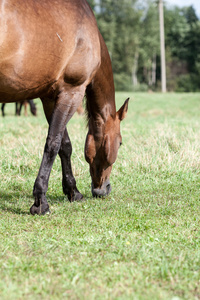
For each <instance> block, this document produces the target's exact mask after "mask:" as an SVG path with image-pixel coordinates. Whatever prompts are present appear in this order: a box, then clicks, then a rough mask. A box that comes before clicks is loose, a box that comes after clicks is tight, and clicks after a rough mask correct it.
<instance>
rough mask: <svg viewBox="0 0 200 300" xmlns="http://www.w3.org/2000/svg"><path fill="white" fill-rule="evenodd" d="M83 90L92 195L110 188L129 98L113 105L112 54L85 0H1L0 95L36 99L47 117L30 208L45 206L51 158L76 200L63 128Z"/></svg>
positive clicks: (37, 209) (41, 211)
mask: <svg viewBox="0 0 200 300" xmlns="http://www.w3.org/2000/svg"><path fill="white" fill-rule="evenodd" d="M84 95H86V99H87V102H86V109H87V116H88V133H87V137H86V142H85V158H86V161H87V162H88V163H89V166H90V174H91V178H92V194H93V196H94V197H101V196H106V195H108V194H109V193H110V191H111V185H110V180H109V177H110V173H111V169H112V165H113V163H114V162H115V160H116V158H117V153H118V149H119V147H120V145H121V143H122V137H121V134H120V122H121V121H122V120H123V119H124V117H125V115H126V112H127V109H128V99H127V100H126V101H125V102H124V104H123V106H122V107H121V108H120V109H119V110H118V111H116V106H115V90H114V83H113V73H112V67H111V61H110V57H109V54H108V51H107V48H106V45H105V43H104V41H103V38H102V36H101V34H100V33H99V30H98V28H97V24H96V20H95V17H94V15H93V12H92V10H91V9H90V7H89V5H88V3H87V1H86V0H43V1H39V0H26V1H24V0H0V99H4V100H3V102H4V103H9V102H20V101H23V100H26V99H33V98H38V97H39V98H40V99H41V101H42V104H43V108H44V112H45V115H46V118H47V121H48V123H49V130H48V135H47V139H46V144H45V148H44V154H43V158H42V162H41V166H40V169H39V173H38V175H37V178H36V181H35V184H34V188H33V195H34V198H35V201H34V204H33V205H32V207H31V209H30V212H31V214H45V213H47V212H48V211H49V205H48V203H47V199H46V192H47V188H48V181H49V175H50V172H51V168H52V165H53V162H54V160H55V157H56V155H57V154H59V156H60V159H61V165H62V177H63V179H62V186H63V192H64V193H65V194H66V195H67V196H68V198H69V200H70V201H75V200H80V199H82V198H83V196H82V194H81V193H80V192H79V191H78V189H77V187H76V181H75V179H74V176H73V174H72V168H71V152H72V146H71V142H70V139H69V136H68V132H67V129H66V124H67V123H68V122H69V120H70V119H71V117H72V116H73V114H74V113H75V111H76V110H77V108H78V106H79V105H80V103H81V101H82V99H83V97H84Z"/></svg>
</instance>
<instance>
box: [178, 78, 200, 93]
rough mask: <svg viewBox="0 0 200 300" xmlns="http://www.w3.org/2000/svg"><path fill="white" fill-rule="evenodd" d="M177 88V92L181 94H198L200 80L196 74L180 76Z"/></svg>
mask: <svg viewBox="0 0 200 300" xmlns="http://www.w3.org/2000/svg"><path fill="white" fill-rule="evenodd" d="M176 83H177V85H176V86H177V87H176V90H175V91H176V92H181V93H184V92H186V93H189V92H198V91H200V88H199V83H198V78H197V75H196V74H185V75H181V76H179V78H178V79H177V81H176Z"/></svg>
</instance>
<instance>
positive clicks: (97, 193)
mask: <svg viewBox="0 0 200 300" xmlns="http://www.w3.org/2000/svg"><path fill="white" fill-rule="evenodd" d="M111 190H112V188H111V184H110V180H106V181H105V182H104V183H103V184H102V186H101V187H100V188H95V189H94V187H93V184H92V196H93V197H96V198H99V197H105V196H108V195H109V194H110V192H111Z"/></svg>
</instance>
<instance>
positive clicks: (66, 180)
mask: <svg viewBox="0 0 200 300" xmlns="http://www.w3.org/2000/svg"><path fill="white" fill-rule="evenodd" d="M71 154H72V145H71V141H70V139H69V135H68V132H67V130H66V129H65V131H64V135H63V139H62V142H61V147H60V150H59V156H60V159H61V164H62V175H63V179H62V185H63V192H64V194H65V195H67V196H68V199H69V201H76V200H81V199H82V198H83V196H82V194H81V193H80V192H79V191H78V189H77V187H76V180H75V178H74V176H73V173H72V167H71Z"/></svg>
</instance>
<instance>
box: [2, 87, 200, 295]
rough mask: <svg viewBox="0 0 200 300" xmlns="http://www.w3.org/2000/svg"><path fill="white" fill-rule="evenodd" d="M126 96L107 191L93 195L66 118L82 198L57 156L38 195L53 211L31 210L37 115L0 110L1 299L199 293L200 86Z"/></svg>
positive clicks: (43, 130) (74, 130) (77, 131)
mask: <svg viewBox="0 0 200 300" xmlns="http://www.w3.org/2000/svg"><path fill="white" fill-rule="evenodd" d="M128 96H131V100H130V105H129V112H128V115H127V118H126V119H125V120H124V121H123V123H122V126H121V129H122V136H123V146H122V147H121V148H120V151H119V155H118V159H117V162H116V163H115V165H114V167H113V171H112V174H111V183H112V193H111V194H110V196H109V197H107V198H104V199H93V198H92V197H91V191H90V182H91V179H90V176H89V168H88V165H87V163H86V162H85V160H84V153H83V150H84V140H85V136H86V127H85V120H84V117H81V116H78V115H77V114H76V115H75V116H74V117H73V119H72V120H71V121H70V124H69V125H68V129H69V134H70V137H71V140H72V145H73V156H72V162H73V172H74V174H75V177H76V180H77V186H78V188H79V190H80V191H81V192H82V193H83V195H84V198H85V201H83V202H81V203H69V202H68V200H67V199H66V197H65V196H64V195H63V193H62V187H61V167H60V161H59V159H56V161H55V164H54V166H53V169H52V172H51V177H50V182H49V189H48V193H47V197H48V201H49V204H50V209H51V212H52V214H51V215H46V216H42V217H41V216H34V217H33V216H31V215H30V213H29V208H30V206H31V205H32V204H33V198H32V188H33V184H34V180H35V177H36V175H37V172H38V169H39V166H40V162H41V158H42V153H43V147H44V143H45V139H46V134H47V124H46V121H45V119H44V116H43V112H42V109H41V105H40V102H39V101H38V104H37V107H38V111H39V116H38V117H36V118H35V117H32V116H29V117H23V116H22V117H15V116H14V104H10V105H7V106H6V114H7V116H6V117H5V118H2V117H0V157H1V164H0V241H1V242H0V299H6V300H7V299H8V300H9V299H70V300H71V299H95V300H96V299H171V300H178V299H200V94H166V95H162V94H137V93H136V94H134V95H133V94H127V93H117V95H116V97H117V107H120V106H121V105H122V103H123V101H124V100H125V99H126V97H128Z"/></svg>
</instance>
